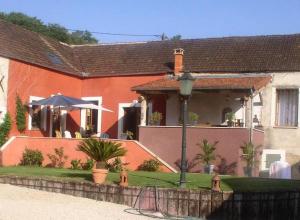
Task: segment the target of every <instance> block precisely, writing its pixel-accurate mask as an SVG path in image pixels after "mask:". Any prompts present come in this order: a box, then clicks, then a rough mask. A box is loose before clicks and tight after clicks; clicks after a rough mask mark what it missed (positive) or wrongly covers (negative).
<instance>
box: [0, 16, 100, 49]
mask: <svg viewBox="0 0 300 220" xmlns="http://www.w3.org/2000/svg"><path fill="white" fill-rule="evenodd" d="M0 19H3V20H5V21H7V22H10V23H13V24H16V25H19V26H22V27H23V28H25V29H27V30H30V31H34V32H37V33H39V34H42V35H44V36H48V37H51V38H53V39H56V40H58V41H61V42H64V43H68V44H95V43H98V41H97V39H96V38H94V37H93V36H92V33H91V32H89V31H74V32H69V31H68V29H67V28H65V27H63V26H61V25H59V24H51V23H49V24H45V23H44V22H43V21H41V20H40V19H38V18H36V17H30V16H28V15H25V14H23V13H18V12H11V13H9V14H6V13H3V12H0Z"/></svg>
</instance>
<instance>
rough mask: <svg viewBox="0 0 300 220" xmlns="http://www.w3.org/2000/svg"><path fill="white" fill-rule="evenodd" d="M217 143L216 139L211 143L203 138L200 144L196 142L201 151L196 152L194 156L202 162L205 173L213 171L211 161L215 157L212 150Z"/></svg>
mask: <svg viewBox="0 0 300 220" xmlns="http://www.w3.org/2000/svg"><path fill="white" fill-rule="evenodd" d="M218 143H219V142H218V141H215V142H214V143H213V144H210V143H209V142H208V140H206V139H204V140H203V141H202V143H201V144H197V145H198V146H199V147H200V149H201V153H199V154H197V156H196V158H197V159H198V160H200V162H201V163H203V164H204V172H205V173H208V174H212V173H213V170H214V165H213V164H211V162H212V161H214V160H215V159H216V156H215V153H214V152H215V150H216V145H217V144H218Z"/></svg>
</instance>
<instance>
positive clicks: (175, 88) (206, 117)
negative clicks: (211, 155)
mask: <svg viewBox="0 0 300 220" xmlns="http://www.w3.org/2000/svg"><path fill="white" fill-rule="evenodd" d="M194 76H195V78H196V80H195V82H194V85H193V91H192V95H191V97H190V99H189V102H188V112H189V117H188V120H189V122H188V126H187V156H188V158H187V159H188V162H192V161H193V159H194V158H195V156H196V154H197V153H199V152H200V149H199V144H200V143H201V142H202V140H204V139H207V140H208V141H209V142H210V143H214V142H216V141H217V142H218V144H217V146H216V157H217V159H216V160H215V161H214V165H215V167H216V169H217V170H218V172H220V173H222V174H229V173H230V174H238V175H244V170H243V169H244V166H245V164H244V162H243V161H242V160H241V155H242V152H241V146H242V145H243V144H244V143H247V142H250V141H251V142H252V143H254V145H255V146H258V145H261V146H263V144H264V131H263V127H262V126H261V120H262V117H264V116H263V115H262V106H263V101H262V92H263V88H264V87H265V86H266V85H267V84H268V83H269V82H270V80H271V76H270V75H265V74H263V75H260V74H259V75H258V74H256V75H253V74H252V75H250V74H249V75H248V74H245V75H239V74H226V75H223V74H222V75H219V74H210V75H204V74H194ZM133 90H135V91H137V92H138V93H139V94H141V102H140V103H141V121H140V126H139V141H140V142H141V143H142V144H143V145H145V146H146V147H148V148H149V149H150V150H152V151H153V152H155V153H156V154H157V155H159V156H160V157H162V158H164V160H166V161H168V163H170V164H171V165H173V166H174V167H176V166H177V165H176V163H178V160H179V159H180V152H181V134H182V126H181V118H182V116H181V114H182V112H181V109H182V106H181V104H182V98H181V97H180V95H179V82H178V81H177V79H176V76H175V77H171V78H166V79H162V80H157V81H153V82H149V83H147V84H144V85H140V86H137V87H135V88H133ZM158 113H160V114H161V116H162V117H161V120H160V121H159V123H157V124H155V123H153V115H155V114H156V115H157V114H158ZM261 149H262V148H261ZM261 149H260V150H261ZM177 169H179V167H178V166H177ZM201 170H202V166H201V165H197V166H195V167H194V168H191V170H190V171H191V172H199V171H201ZM258 174H259V166H258V167H257V170H256V172H255V175H258Z"/></svg>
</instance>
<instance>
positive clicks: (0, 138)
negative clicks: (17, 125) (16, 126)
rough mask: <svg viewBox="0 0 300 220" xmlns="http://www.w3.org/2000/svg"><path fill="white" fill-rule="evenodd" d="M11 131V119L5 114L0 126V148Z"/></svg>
mask: <svg viewBox="0 0 300 220" xmlns="http://www.w3.org/2000/svg"><path fill="white" fill-rule="evenodd" d="M10 129H11V118H10V115H9V114H8V113H6V114H5V116H4V120H3V122H2V123H1V124H0V147H1V146H2V145H3V144H4V143H5V142H6V141H7V138H8V135H9V132H10Z"/></svg>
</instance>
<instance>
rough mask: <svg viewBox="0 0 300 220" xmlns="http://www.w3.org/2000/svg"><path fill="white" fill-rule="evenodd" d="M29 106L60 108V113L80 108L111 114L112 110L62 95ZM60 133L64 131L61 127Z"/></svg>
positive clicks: (34, 102)
mask: <svg viewBox="0 0 300 220" xmlns="http://www.w3.org/2000/svg"><path fill="white" fill-rule="evenodd" d="M29 105H35V106H51V107H54V108H58V109H59V112H60V110H61V109H67V110H72V109H76V108H77V109H78V108H79V109H81V108H84V109H87V108H93V109H97V110H103V111H110V112H111V110H109V109H106V108H103V107H102V106H97V105H94V104H93V103H92V102H89V101H85V100H82V99H78V98H73V97H69V96H64V95H62V94H60V93H59V94H57V95H53V96H51V97H49V98H46V99H41V100H39V101H32V102H31V103H29ZM59 117H60V114H59ZM60 131H62V129H61V127H60Z"/></svg>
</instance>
